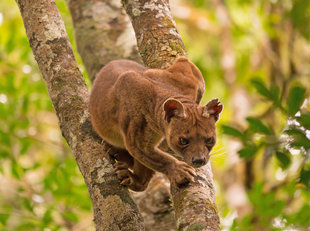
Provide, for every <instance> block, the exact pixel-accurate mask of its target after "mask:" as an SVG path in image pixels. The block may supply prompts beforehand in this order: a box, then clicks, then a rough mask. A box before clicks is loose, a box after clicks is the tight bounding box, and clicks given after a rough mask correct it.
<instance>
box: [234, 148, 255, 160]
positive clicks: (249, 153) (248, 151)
mask: <svg viewBox="0 0 310 231" xmlns="http://www.w3.org/2000/svg"><path fill="white" fill-rule="evenodd" d="M257 150H258V148H257V147H256V146H245V147H244V148H242V149H240V150H239V151H238V153H239V156H240V157H241V158H244V159H250V158H251V157H253V156H254V155H255V153H256V152H257Z"/></svg>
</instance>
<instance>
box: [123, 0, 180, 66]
mask: <svg viewBox="0 0 310 231" xmlns="http://www.w3.org/2000/svg"><path fill="white" fill-rule="evenodd" d="M122 3H123V5H124V8H125V9H126V12H127V14H128V15H129V17H130V19H131V22H132V25H133V28H134V30H135V34H136V39H137V45H138V48H139V53H140V55H141V57H142V60H143V62H144V64H145V65H147V66H148V67H152V68H167V67H169V66H170V65H171V64H172V63H173V62H174V60H175V59H176V57H178V56H185V55H186V51H185V48H184V44H183V41H182V39H181V36H180V34H179V32H178V30H177V27H176V24H175V21H174V20H173V17H172V15H171V12H170V9H169V3H168V1H166V0H158V1H146V0H142V1H137V0H122Z"/></svg>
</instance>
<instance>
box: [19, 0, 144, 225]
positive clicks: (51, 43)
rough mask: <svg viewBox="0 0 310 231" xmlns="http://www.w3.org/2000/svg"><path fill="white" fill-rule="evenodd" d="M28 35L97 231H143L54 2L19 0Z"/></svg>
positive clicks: (48, 0)
mask: <svg viewBox="0 0 310 231" xmlns="http://www.w3.org/2000/svg"><path fill="white" fill-rule="evenodd" d="M17 3H18V6H19V8H20V12H21V14H22V17H23V21H24V25H25V28H26V33H27V36H28V39H29V43H30V46H31V48H32V50H33V53H34V56H35V59H36V60H37V62H38V65H39V68H40V71H41V73H42V75H43V78H44V80H45V81H46V85H47V88H48V92H49V94H50V98H51V100H52V102H53V105H54V108H55V110H56V114H57V116H58V119H59V125H60V128H61V131H62V133H63V136H64V137H65V139H66V140H67V142H68V144H69V146H70V148H71V149H72V151H73V153H74V156H75V158H76V161H77V163H78V166H79V168H80V171H81V173H82V175H83V177H84V180H85V182H86V184H87V187H88V190H89V194H90V197H91V199H92V203H93V209H94V222H95V226H96V230H108V231H110V230H143V225H142V218H141V216H140V214H139V213H138V210H137V207H136V205H135V203H134V202H133V201H132V199H131V197H130V196H129V194H128V191H127V190H126V189H125V188H124V187H121V186H120V184H119V180H118V179H117V178H116V175H115V174H114V173H113V169H112V165H111V164H110V162H109V161H108V159H107V158H105V157H104V155H103V148H104V147H103V146H102V145H101V140H100V139H99V137H98V136H96V135H95V133H94V132H93V131H92V129H91V125H90V119H89V113H88V89H87V87H86V85H85V83H84V80H83V76H82V74H81V73H80V71H79V69H78V67H77V64H76V61H75V58H74V55H73V52H72V49H71V46H70V43H69V41H68V38H67V34H66V32H65V27H64V25H63V22H62V20H61V18H60V15H59V12H58V9H57V7H56V4H55V2H54V1H53V0H18V1H17Z"/></svg>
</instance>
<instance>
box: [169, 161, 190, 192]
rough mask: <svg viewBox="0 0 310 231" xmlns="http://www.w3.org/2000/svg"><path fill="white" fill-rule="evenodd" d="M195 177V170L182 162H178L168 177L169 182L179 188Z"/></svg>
mask: <svg viewBox="0 0 310 231" xmlns="http://www.w3.org/2000/svg"><path fill="white" fill-rule="evenodd" d="M195 176H196V172H195V169H194V168H192V167H191V166H189V165H188V164H186V163H185V162H183V161H178V162H177V163H176V164H175V165H174V167H173V168H171V171H170V172H169V175H168V177H169V179H170V182H171V183H172V184H176V185H177V186H179V187H180V186H182V185H185V184H188V183H189V182H192V181H194V177H195Z"/></svg>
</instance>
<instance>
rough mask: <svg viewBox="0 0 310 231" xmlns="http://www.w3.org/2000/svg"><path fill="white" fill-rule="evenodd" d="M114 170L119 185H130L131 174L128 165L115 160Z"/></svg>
mask: <svg viewBox="0 0 310 231" xmlns="http://www.w3.org/2000/svg"><path fill="white" fill-rule="evenodd" d="M114 170H115V172H116V175H117V177H118V179H120V180H121V185H125V186H130V185H132V184H133V182H134V180H133V176H132V173H131V172H130V170H129V169H128V165H127V163H125V162H120V161H118V162H116V163H115V164H114Z"/></svg>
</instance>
